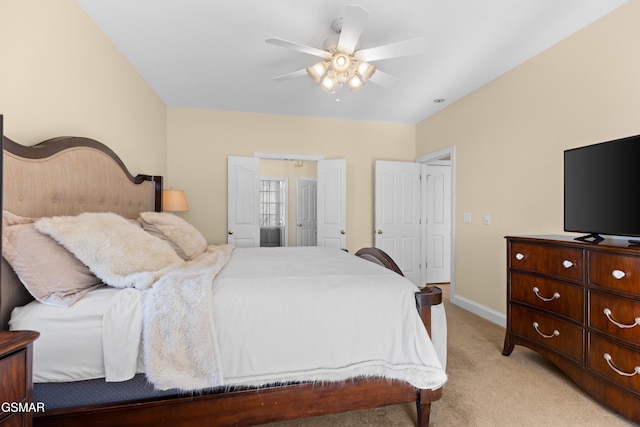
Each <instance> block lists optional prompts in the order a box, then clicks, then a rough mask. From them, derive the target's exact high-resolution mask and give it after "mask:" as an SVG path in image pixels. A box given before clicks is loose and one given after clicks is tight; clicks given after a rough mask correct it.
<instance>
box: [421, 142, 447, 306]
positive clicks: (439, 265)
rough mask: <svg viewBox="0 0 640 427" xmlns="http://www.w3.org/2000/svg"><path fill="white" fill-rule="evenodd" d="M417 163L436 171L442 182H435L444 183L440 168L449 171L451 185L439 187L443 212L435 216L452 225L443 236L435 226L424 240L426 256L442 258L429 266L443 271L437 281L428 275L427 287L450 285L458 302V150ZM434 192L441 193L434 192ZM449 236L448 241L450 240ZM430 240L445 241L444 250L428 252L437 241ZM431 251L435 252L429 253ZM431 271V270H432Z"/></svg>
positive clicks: (434, 153) (444, 152) (438, 153)
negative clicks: (456, 157)
mask: <svg viewBox="0 0 640 427" xmlns="http://www.w3.org/2000/svg"><path fill="white" fill-rule="evenodd" d="M416 162H418V163H422V164H424V165H427V173H429V170H430V166H432V167H433V168H431V172H432V173H433V174H435V175H436V176H438V178H437V179H434V180H432V182H435V181H437V180H438V179H444V178H443V177H442V175H441V174H439V173H438V172H437V170H438V168H439V167H442V166H445V167H447V168H448V175H449V182H448V183H441V184H446V185H442V186H441V187H439V188H441V189H442V190H443V191H445V194H442V195H441V197H442V200H443V206H442V210H440V211H439V212H437V213H435V212H434V213H433V215H435V216H438V215H440V216H445V217H446V219H447V221H448V223H449V228H448V229H445V230H444V232H443V231H442V230H441V229H438V226H439V225H436V224H434V225H435V226H434V227H430V228H429V227H428V230H425V233H424V237H423V239H422V240H423V251H424V253H427V254H429V253H431V254H432V256H436V257H438V258H437V259H433V258H432V259H429V258H428V259H427V262H428V263H429V262H430V263H432V267H436V268H434V269H433V270H434V271H435V270H438V269H439V271H436V275H435V276H434V278H433V279H431V278H430V277H429V275H427V277H426V278H425V283H426V284H431V283H447V282H448V283H449V287H448V288H449V289H448V290H449V297H450V299H451V300H455V147H447V148H443V149H441V150H438V151H435V152H433V153H428V154H425V155H423V156H420V157H418V158H417V159H416ZM432 191H438V190H436V189H432ZM428 199H429V196H426V195H425V197H423V200H425V201H426V200H428ZM425 209H426V208H425ZM430 233H431V234H430ZM447 235H448V239H447V238H446V236H447ZM434 236H435V239H434ZM429 239H434V240H439V239H441V240H442V243H443V244H442V245H441V246H440V247H441V250H440V251H439V252H436V251H434V250H433V248H431V249H429V248H428V245H431V244H432V243H433V240H432V242H429ZM429 250H430V251H431V252H429ZM427 270H429V268H428V267H427ZM447 278H448V280H447Z"/></svg>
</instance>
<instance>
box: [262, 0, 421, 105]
mask: <svg viewBox="0 0 640 427" xmlns="http://www.w3.org/2000/svg"><path fill="white" fill-rule="evenodd" d="M368 16H369V12H367V11H366V10H365V9H364V8H363V7H362V6H354V5H350V6H347V8H346V11H345V15H344V17H339V18H336V19H334V20H333V22H332V24H331V28H332V29H333V30H334V31H335V32H336V33H338V34H335V35H334V36H332V37H329V38H328V39H327V40H326V41H325V43H324V46H323V48H324V50H322V49H317V48H314V47H311V46H306V45H302V44H300V43H295V42H290V41H287V40H282V39H278V38H268V39H266V40H265V41H266V42H267V43H270V44H273V45H276V46H281V47H287V48H291V49H294V50H297V51H299V52H303V53H306V54H309V55H313V56H318V57H320V58H322V59H323V60H322V61H320V62H318V63H316V64H314V65H312V66H309V67H307V68H305V69H303V70H299V71H295V72H293V73H289V74H285V75H283V76H279V77H275V78H274V80H276V81H282V80H286V79H289V78H293V77H298V76H300V75H304V74H305V71H306V74H307V75H308V76H309V77H311V78H312V79H313V81H315V82H316V83H317V84H318V85H319V86H320V89H322V90H323V91H325V92H328V93H334V92H335V90H336V88H339V87H342V86H343V85H345V84H347V85H349V89H350V91H351V92H355V91H357V90H359V89H362V87H364V83H365V82H367V81H369V80H370V79H371V81H372V82H374V83H376V84H378V85H381V86H386V87H388V86H390V85H391V84H394V83H395V82H396V81H397V80H398V79H396V78H395V77H392V76H390V75H388V74H385V73H383V72H382V71H380V70H378V69H377V67H376V66H375V65H373V64H371V62H372V61H378V60H380V59H388V58H394V57H399V56H408V55H415V54H418V53H421V52H422V51H423V50H424V47H425V44H426V43H425V40H424V39H423V38H418V39H412V40H407V41H404V42H397V43H392V44H388V45H383V46H378V47H374V48H369V49H364V50H357V51H356V48H357V45H358V42H359V40H360V34H361V33H362V30H363V29H364V24H365V22H366V20H367V17H368Z"/></svg>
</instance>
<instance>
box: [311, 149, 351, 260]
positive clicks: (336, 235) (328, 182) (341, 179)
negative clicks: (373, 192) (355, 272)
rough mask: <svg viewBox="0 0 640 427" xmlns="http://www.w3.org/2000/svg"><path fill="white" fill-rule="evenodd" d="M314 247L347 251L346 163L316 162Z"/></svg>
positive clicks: (339, 160) (332, 161) (336, 161)
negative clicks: (316, 203) (316, 225)
mask: <svg viewBox="0 0 640 427" xmlns="http://www.w3.org/2000/svg"><path fill="white" fill-rule="evenodd" d="M317 182H318V246H327V247H334V248H341V249H346V248H347V238H346V237H347V236H346V233H347V161H346V160H345V159H334V160H318V181H317Z"/></svg>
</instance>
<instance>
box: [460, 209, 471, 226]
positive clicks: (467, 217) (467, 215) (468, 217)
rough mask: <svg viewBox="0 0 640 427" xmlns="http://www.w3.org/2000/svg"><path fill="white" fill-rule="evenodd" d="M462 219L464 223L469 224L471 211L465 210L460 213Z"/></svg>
mask: <svg viewBox="0 0 640 427" xmlns="http://www.w3.org/2000/svg"><path fill="white" fill-rule="evenodd" d="M462 220H463V221H464V222H465V223H467V224H470V223H471V212H465V213H464V214H463V215H462Z"/></svg>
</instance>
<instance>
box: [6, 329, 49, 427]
mask: <svg viewBox="0 0 640 427" xmlns="http://www.w3.org/2000/svg"><path fill="white" fill-rule="evenodd" d="M39 335H40V334H39V333H38V332H33V331H0V405H2V408H0V427H13V426H16V427H17V426H20V427H28V426H31V420H32V419H33V411H32V410H31V409H32V407H30V405H29V403H31V398H32V395H33V381H32V370H31V369H32V368H31V367H32V357H33V356H32V348H33V341H34V340H35V339H36V338H38V336H39ZM18 405H19V406H18ZM24 408H27V410H26V411H25V410H24Z"/></svg>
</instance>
